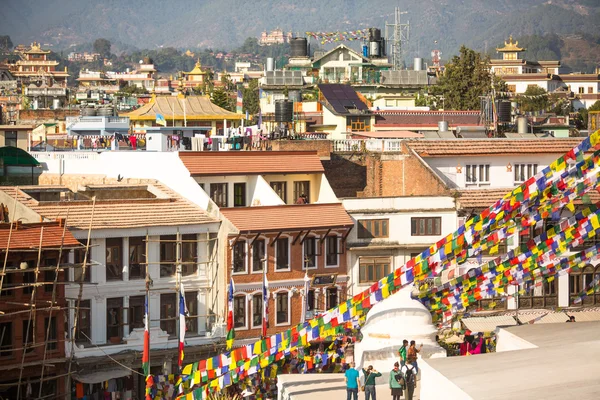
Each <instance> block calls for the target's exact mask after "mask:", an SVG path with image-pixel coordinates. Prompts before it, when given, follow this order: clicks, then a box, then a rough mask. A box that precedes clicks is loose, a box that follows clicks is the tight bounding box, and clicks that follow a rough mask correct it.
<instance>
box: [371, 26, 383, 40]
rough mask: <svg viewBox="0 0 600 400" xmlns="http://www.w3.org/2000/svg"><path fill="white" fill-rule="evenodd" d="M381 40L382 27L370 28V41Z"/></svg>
mask: <svg viewBox="0 0 600 400" xmlns="http://www.w3.org/2000/svg"><path fill="white" fill-rule="evenodd" d="M380 40H381V29H378V28H369V41H370V42H375V41H377V42H378V41H380Z"/></svg>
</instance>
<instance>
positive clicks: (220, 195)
mask: <svg viewBox="0 0 600 400" xmlns="http://www.w3.org/2000/svg"><path fill="white" fill-rule="evenodd" d="M210 198H211V199H212V201H214V202H215V204H216V205H217V206H219V207H227V184H226V183H211V184H210Z"/></svg>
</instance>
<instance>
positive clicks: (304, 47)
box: [290, 38, 308, 58]
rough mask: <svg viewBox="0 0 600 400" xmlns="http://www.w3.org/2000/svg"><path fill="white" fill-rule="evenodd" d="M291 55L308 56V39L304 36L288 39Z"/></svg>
mask: <svg viewBox="0 0 600 400" xmlns="http://www.w3.org/2000/svg"><path fill="white" fill-rule="evenodd" d="M290 49H291V53H292V55H291V57H292V58H294V57H308V41H307V40H306V38H291V39H290Z"/></svg>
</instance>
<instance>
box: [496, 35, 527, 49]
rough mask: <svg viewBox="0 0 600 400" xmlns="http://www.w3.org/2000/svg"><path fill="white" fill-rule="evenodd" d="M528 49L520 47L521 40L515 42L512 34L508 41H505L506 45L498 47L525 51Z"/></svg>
mask: <svg viewBox="0 0 600 400" xmlns="http://www.w3.org/2000/svg"><path fill="white" fill-rule="evenodd" d="M525 50H527V49H525V48H521V47H519V41H518V40H517V41H514V42H513V37H512V35H510V37H509V38H508V42H507V41H504V47H501V48H496V51H502V52H509V51H513V52H514V51H517V52H518V51H525Z"/></svg>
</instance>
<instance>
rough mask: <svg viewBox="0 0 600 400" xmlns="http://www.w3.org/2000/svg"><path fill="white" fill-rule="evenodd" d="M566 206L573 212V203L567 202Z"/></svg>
mask: <svg viewBox="0 0 600 400" xmlns="http://www.w3.org/2000/svg"><path fill="white" fill-rule="evenodd" d="M567 208H568V209H569V211H571V212H575V205H574V204H573V202H571V203H569V204H567Z"/></svg>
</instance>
